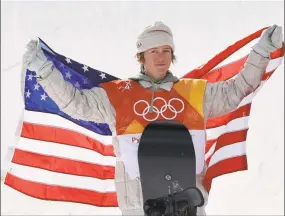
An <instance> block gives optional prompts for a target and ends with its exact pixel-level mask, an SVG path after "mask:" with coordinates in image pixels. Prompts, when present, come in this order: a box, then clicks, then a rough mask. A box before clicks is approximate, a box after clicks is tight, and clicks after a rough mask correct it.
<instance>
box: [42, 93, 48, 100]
mask: <svg viewBox="0 0 285 216" xmlns="http://www.w3.org/2000/svg"><path fill="white" fill-rule="evenodd" d="M46 98H47V95H46V93H44V94H42V95H41V100H44V101H45V100H46Z"/></svg>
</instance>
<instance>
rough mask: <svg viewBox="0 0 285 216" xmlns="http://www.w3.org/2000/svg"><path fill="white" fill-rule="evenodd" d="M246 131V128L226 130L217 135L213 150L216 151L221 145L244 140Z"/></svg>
mask: <svg viewBox="0 0 285 216" xmlns="http://www.w3.org/2000/svg"><path fill="white" fill-rule="evenodd" d="M247 131H248V129H244V130H240V131H234V132H228V133H225V134H223V135H221V136H219V138H218V140H217V144H216V147H215V151H218V150H219V149H220V148H222V147H225V146H228V145H232V144H235V143H238V142H243V141H245V140H246V135H247Z"/></svg>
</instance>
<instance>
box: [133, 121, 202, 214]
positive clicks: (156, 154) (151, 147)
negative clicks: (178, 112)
mask: <svg viewBox="0 0 285 216" xmlns="http://www.w3.org/2000/svg"><path fill="white" fill-rule="evenodd" d="M138 163H139V172H140V180H141V186H142V193H143V201H144V211H145V215H173V213H175V212H176V213H177V211H178V210H179V209H182V207H183V206H184V207H185V206H186V205H192V207H191V210H190V211H191V212H190V213H189V212H188V213H187V215H196V208H197V206H202V205H203V204H204V200H203V196H202V193H201V192H200V190H198V189H197V188H196V158H195V149H194V145H193V141H192V138H191V135H190V133H189V131H188V129H187V128H186V126H185V125H183V124H182V123H180V122H178V121H168V120H163V121H153V122H150V123H149V124H148V125H147V126H146V128H145V129H144V131H143V133H142V136H141V138H140V142H139V147H138ZM179 205H180V206H179ZM184 207H183V208H184ZM188 210H189V209H188ZM166 212H168V214H167V213H166ZM184 213H185V212H184ZM184 215H185V214H184Z"/></svg>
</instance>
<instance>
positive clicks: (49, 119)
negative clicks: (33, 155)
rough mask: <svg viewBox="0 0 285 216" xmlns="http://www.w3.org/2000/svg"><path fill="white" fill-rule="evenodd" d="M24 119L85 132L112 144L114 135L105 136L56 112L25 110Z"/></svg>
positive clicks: (104, 142)
mask: <svg viewBox="0 0 285 216" xmlns="http://www.w3.org/2000/svg"><path fill="white" fill-rule="evenodd" d="M24 121H25V122H29V123H34V124H39V125H46V126H51V127H58V128H63V129H68V130H72V131H75V132H79V133H81V134H84V135H86V136H89V137H91V138H93V139H95V140H98V141H100V142H101V143H102V144H104V145H111V144H112V136H103V135H100V134H97V133H95V132H93V131H91V130H88V129H86V128H84V127H82V126H79V125H77V124H75V123H73V122H71V121H69V120H67V119H65V118H63V117H60V116H58V115H55V114H49V113H41V112H33V111H28V110H25V112H24Z"/></svg>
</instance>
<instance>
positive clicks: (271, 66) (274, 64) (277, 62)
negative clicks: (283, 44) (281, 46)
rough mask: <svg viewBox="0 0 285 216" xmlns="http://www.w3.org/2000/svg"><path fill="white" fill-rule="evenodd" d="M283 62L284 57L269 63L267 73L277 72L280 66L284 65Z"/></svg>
mask: <svg viewBox="0 0 285 216" xmlns="http://www.w3.org/2000/svg"><path fill="white" fill-rule="evenodd" d="M282 61H283V57H279V58H276V59H271V60H270V61H269V64H268V65H267V67H266V72H271V71H273V70H275V69H276V68H277V67H278V66H279V65H280V64H282Z"/></svg>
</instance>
